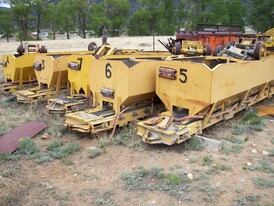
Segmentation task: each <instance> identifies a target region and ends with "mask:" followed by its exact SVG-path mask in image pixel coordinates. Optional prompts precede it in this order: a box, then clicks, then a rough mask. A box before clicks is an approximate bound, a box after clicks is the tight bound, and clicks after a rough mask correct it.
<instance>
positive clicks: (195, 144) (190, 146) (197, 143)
mask: <svg viewBox="0 0 274 206" xmlns="http://www.w3.org/2000/svg"><path fill="white" fill-rule="evenodd" d="M203 149H204V146H203V143H202V140H201V139H200V138H198V137H196V136H194V137H192V138H191V139H190V140H188V142H187V144H185V145H183V148H182V152H184V151H185V150H194V151H201V150H203Z"/></svg>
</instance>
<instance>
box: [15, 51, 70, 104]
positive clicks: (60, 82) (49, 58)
mask: <svg viewBox="0 0 274 206" xmlns="http://www.w3.org/2000/svg"><path fill="white" fill-rule="evenodd" d="M69 56H70V54H69V53H65V54H62V53H52V54H47V55H43V56H42V55H39V56H36V57H35V58H34V63H33V67H34V70H35V75H36V77H37V81H38V86H37V87H34V88H30V89H27V90H19V91H17V92H16V97H17V102H21V103H31V102H36V101H42V100H46V99H49V98H51V97H53V96H55V95H58V94H59V92H60V89H63V88H66V87H67V81H68V69H67V64H68V59H69Z"/></svg>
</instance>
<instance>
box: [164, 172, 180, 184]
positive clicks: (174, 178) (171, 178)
mask: <svg viewBox="0 0 274 206" xmlns="http://www.w3.org/2000/svg"><path fill="white" fill-rule="evenodd" d="M181 182H182V180H181V177H180V176H179V175H177V174H169V175H168V176H167V184H169V185H179V184H181Z"/></svg>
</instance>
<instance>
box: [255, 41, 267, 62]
mask: <svg viewBox="0 0 274 206" xmlns="http://www.w3.org/2000/svg"><path fill="white" fill-rule="evenodd" d="M265 53H266V49H265V46H264V45H263V44H262V43H258V44H257V45H256V46H255V48H254V53H253V58H254V59H255V60H260V59H261V58H262V57H264V56H266V54H265Z"/></svg>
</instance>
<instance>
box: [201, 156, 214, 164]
mask: <svg viewBox="0 0 274 206" xmlns="http://www.w3.org/2000/svg"><path fill="white" fill-rule="evenodd" d="M212 162H213V159H212V157H210V156H208V155H205V156H203V165H210V164H211V163H212Z"/></svg>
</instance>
